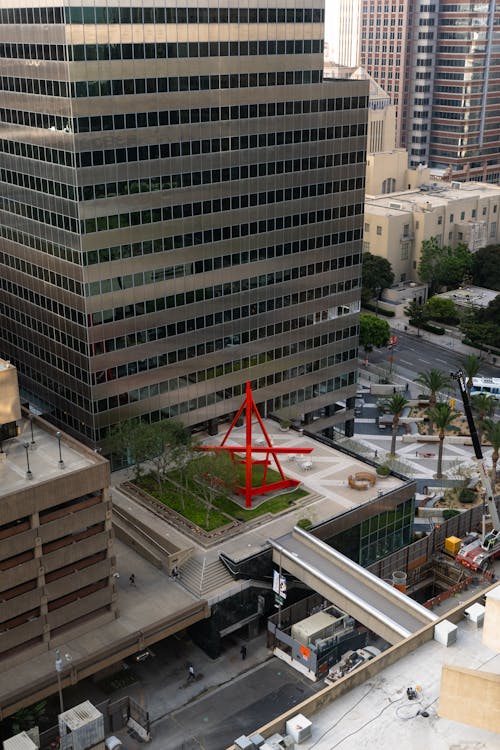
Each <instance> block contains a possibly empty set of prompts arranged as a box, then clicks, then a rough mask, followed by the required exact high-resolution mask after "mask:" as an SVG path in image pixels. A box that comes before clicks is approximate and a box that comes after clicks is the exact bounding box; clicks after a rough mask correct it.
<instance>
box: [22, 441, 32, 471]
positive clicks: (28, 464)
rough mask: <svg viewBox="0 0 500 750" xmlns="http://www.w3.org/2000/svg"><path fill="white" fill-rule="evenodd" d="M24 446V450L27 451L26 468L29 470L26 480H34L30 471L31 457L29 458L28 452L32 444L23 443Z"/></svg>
mask: <svg viewBox="0 0 500 750" xmlns="http://www.w3.org/2000/svg"><path fill="white" fill-rule="evenodd" d="M23 446H24V450H25V451H26V466H27V469H26V479H33V474H32V472H31V469H30V457H29V453H28V451H29V449H30V444H29V443H23Z"/></svg>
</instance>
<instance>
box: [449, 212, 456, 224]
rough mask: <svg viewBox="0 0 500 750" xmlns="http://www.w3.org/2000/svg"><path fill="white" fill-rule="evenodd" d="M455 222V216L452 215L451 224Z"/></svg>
mask: <svg viewBox="0 0 500 750" xmlns="http://www.w3.org/2000/svg"><path fill="white" fill-rule="evenodd" d="M454 221H455V216H454V214H450V224H453V222H454Z"/></svg>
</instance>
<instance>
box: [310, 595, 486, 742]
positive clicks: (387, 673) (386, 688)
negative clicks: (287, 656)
mask: <svg viewBox="0 0 500 750" xmlns="http://www.w3.org/2000/svg"><path fill="white" fill-rule="evenodd" d="M497 588H500V587H497ZM481 639H482V629H481V628H477V627H476V626H475V624H474V623H471V622H469V621H467V620H465V619H462V620H460V621H459V623H458V633H457V640H456V643H454V644H452V645H451V646H448V647H446V646H443V645H441V644H439V643H437V642H436V641H434V640H431V641H427V642H426V643H424V644H423V645H422V646H420V647H419V648H417V649H416V650H415V651H413V652H411V653H409V654H406V655H405V656H402V657H401V658H400V659H398V661H397V662H395V663H394V664H392V665H391V666H388V667H386V668H385V669H383V670H381V671H380V672H379V673H378V674H376V675H374V676H373V677H372V678H368V679H367V680H366V681H365V682H363V683H362V684H361V685H359V686H358V687H355V688H353V689H352V690H349V691H348V692H346V693H344V694H343V695H341V696H339V697H337V698H336V699H335V700H334V701H332V702H331V703H328V704H326V705H325V706H324V707H323V708H321V709H319V710H318V711H315V712H314V713H313V714H310V715H307V710H306V709H305V708H303V709H302V710H303V713H304V714H305V715H307V718H308V719H309V720H310V721H312V736H311V737H310V738H309V739H307V740H305V741H303V742H302V743H301V745H300V747H301V748H303V750H312V749H313V748H314V750H333V749H334V748H340V750H351V749H352V748H356V749H358V748H359V749H360V750H362V749H365V748H366V749H367V748H370V750H387V748H392V747H400V748H426V747H427V748H432V750H449V749H450V748H479V747H480V748H481V750H497V749H498V742H499V735H498V734H497V733H495V732H489V731H486V730H484V729H479V728H478V727H475V726H469V725H467V724H462V723H459V722H457V721H452V720H449V719H445V718H442V717H440V716H439V715H438V706H439V698H440V687H441V670H442V667H443V666H444V665H446V664H449V665H453V666H457V667H466V668H468V669H474V670H478V671H485V672H490V673H493V674H500V654H496V653H495V652H493V651H491V650H490V649H489V648H487V647H486V646H485V645H483V643H482V640H481ZM417 686H418V688H420V690H418V691H417V695H418V697H417V698H416V699H415V700H409V699H408V697H407V693H406V690H407V688H408V687H413V688H414V689H416V688H417ZM422 711H425V712H427V713H428V714H429V716H428V717H424V716H422V715H421V713H419V712H422Z"/></svg>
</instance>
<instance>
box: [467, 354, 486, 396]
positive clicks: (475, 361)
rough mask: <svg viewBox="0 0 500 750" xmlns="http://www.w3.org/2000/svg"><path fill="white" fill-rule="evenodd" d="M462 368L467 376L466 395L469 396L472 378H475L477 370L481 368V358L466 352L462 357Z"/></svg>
mask: <svg viewBox="0 0 500 750" xmlns="http://www.w3.org/2000/svg"><path fill="white" fill-rule="evenodd" d="M462 369H463V371H464V373H465V376H466V378H467V381H466V388H467V395H468V396H469V398H470V392H471V389H472V378H475V377H476V375H477V374H478V372H479V370H480V369H481V360H480V359H479V357H478V356H477V354H467V355H466V356H465V357H464V361H463V362H462Z"/></svg>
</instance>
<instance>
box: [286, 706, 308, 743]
mask: <svg viewBox="0 0 500 750" xmlns="http://www.w3.org/2000/svg"><path fill="white" fill-rule="evenodd" d="M286 733H287V734H288V735H290V737H291V738H292V739H293V741H294V742H297V744H299V745H300V743H301V742H304V741H305V740H307V739H308V738H309V737H310V736H311V733H312V722H310V721H309V719H306V717H305V716H303V714H297V716H294V717H293V718H292V719H289V720H288V721H287V723H286Z"/></svg>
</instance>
